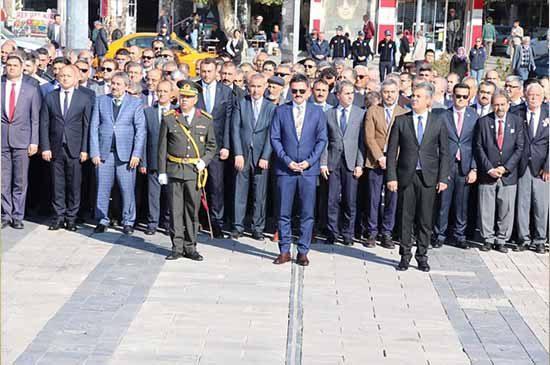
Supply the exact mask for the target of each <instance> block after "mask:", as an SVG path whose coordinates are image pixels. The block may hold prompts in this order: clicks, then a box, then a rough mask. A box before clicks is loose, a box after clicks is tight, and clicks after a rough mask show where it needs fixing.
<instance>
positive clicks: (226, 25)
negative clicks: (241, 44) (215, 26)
mask: <svg viewBox="0 0 550 365" xmlns="http://www.w3.org/2000/svg"><path fill="white" fill-rule="evenodd" d="M234 4H235V2H234V0H229V1H228V0H217V1H216V6H217V7H218V12H219V14H220V29H221V30H223V31H224V32H225V34H227V35H228V36H230V35H231V32H232V31H233V29H235V9H234V6H235V5H234Z"/></svg>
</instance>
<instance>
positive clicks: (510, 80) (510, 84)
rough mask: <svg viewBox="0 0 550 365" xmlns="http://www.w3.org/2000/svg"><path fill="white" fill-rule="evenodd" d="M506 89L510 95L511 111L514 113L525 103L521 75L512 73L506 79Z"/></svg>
mask: <svg viewBox="0 0 550 365" xmlns="http://www.w3.org/2000/svg"><path fill="white" fill-rule="evenodd" d="M504 90H506V92H507V93H508V96H509V97H510V113H514V112H515V111H516V110H517V109H518V108H519V107H520V106H521V105H525V102H524V100H523V81H522V80H521V77H519V76H516V75H510V76H508V77H506V80H505V81H504Z"/></svg>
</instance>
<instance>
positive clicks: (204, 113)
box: [201, 109, 214, 119]
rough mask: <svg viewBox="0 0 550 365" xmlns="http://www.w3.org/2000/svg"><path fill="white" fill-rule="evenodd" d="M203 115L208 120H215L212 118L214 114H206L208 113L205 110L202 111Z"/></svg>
mask: <svg viewBox="0 0 550 365" xmlns="http://www.w3.org/2000/svg"><path fill="white" fill-rule="evenodd" d="M201 114H202V115H204V116H205V117H207V118H208V119H214V118H213V117H212V114H210V113H208V112H206V111H204V110H202V109H201Z"/></svg>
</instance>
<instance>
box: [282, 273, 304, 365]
mask: <svg viewBox="0 0 550 365" xmlns="http://www.w3.org/2000/svg"><path fill="white" fill-rule="evenodd" d="M303 286H304V268H303V267H302V266H298V265H297V264H295V263H292V264H291V275H290V293H289V300H288V329H287V342H286V359H285V364H286V365H301V364H302V332H303V321H302V320H303V313H304V311H303V303H302V298H303Z"/></svg>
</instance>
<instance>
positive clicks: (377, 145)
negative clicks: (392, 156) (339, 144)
mask: <svg viewBox="0 0 550 365" xmlns="http://www.w3.org/2000/svg"><path fill="white" fill-rule="evenodd" d="M405 113H407V110H406V109H405V108H402V107H401V106H399V104H398V105H396V106H395V108H394V109H393V114H392V118H391V122H390V125H389V126H388V125H387V124H386V115H385V112H384V107H383V106H382V105H374V106H371V107H370V108H369V110H367V113H366V115H365V125H364V128H365V143H366V151H365V156H366V158H365V166H366V167H367V168H369V169H376V168H380V165H379V164H378V159H380V157H383V156H384V154H385V153H384V151H385V149H384V147H385V146H386V145H387V144H388V139H389V137H390V130H391V128H392V126H393V123H394V121H395V118H396V117H397V116H399V115H403V114H405Z"/></svg>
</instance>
